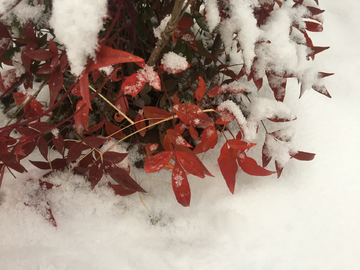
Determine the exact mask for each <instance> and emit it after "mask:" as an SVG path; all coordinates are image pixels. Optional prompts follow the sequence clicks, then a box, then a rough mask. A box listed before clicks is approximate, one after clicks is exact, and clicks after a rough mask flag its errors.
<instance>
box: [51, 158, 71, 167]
mask: <svg viewBox="0 0 360 270" xmlns="http://www.w3.org/2000/svg"><path fill="white" fill-rule="evenodd" d="M66 164H67V163H66V160H65V159H62V158H57V159H54V160H53V161H51V167H52V169H53V170H60V169H62V168H64V167H65V166H66Z"/></svg>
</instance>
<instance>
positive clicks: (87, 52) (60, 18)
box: [50, 0, 107, 76]
mask: <svg viewBox="0 0 360 270" xmlns="http://www.w3.org/2000/svg"><path fill="white" fill-rule="evenodd" d="M106 14H107V1H106V0H94V1H87V0H77V1H72V0H65V1H64V0H54V1H53V13H52V16H51V19H50V25H51V27H52V28H54V31H55V35H56V38H57V40H58V41H59V42H60V43H62V44H64V46H65V48H66V50H67V55H68V59H69V63H70V67H71V72H72V73H74V74H75V75H77V76H79V75H80V74H81V72H82V71H83V69H84V68H85V65H86V63H87V59H88V57H92V58H94V57H95V51H96V48H97V45H98V33H99V31H100V30H101V29H102V27H103V21H102V19H103V18H104V17H106Z"/></svg>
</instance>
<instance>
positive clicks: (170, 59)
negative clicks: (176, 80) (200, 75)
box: [161, 52, 189, 73]
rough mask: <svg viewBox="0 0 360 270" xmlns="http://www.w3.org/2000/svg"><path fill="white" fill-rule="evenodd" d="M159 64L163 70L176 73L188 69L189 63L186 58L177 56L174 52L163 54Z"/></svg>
mask: <svg viewBox="0 0 360 270" xmlns="http://www.w3.org/2000/svg"><path fill="white" fill-rule="evenodd" d="M161 64H162V65H164V69H165V70H167V71H170V72H172V73H177V72H179V71H183V70H185V69H187V68H188V65H189V63H188V62H187V61H186V58H185V57H183V56H181V55H178V54H176V53H174V52H168V53H166V54H164V56H163V58H162V59H161Z"/></svg>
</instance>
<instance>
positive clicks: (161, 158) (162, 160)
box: [144, 151, 174, 173]
mask: <svg viewBox="0 0 360 270" xmlns="http://www.w3.org/2000/svg"><path fill="white" fill-rule="evenodd" d="M173 153H174V152H173V151H164V152H160V153H158V154H156V155H155V156H153V157H151V159H149V161H148V162H146V163H145V166H144V169H145V171H146V172H147V173H153V172H158V171H160V170H162V169H163V168H164V167H165V166H166V165H167V164H168V163H169V161H170V159H171V157H172V155H173Z"/></svg>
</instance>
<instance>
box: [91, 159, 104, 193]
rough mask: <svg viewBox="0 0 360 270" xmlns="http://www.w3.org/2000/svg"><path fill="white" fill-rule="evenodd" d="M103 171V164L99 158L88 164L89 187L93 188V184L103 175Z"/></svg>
mask: <svg viewBox="0 0 360 270" xmlns="http://www.w3.org/2000/svg"><path fill="white" fill-rule="evenodd" d="M103 173H104V169H103V165H102V163H101V159H99V160H98V161H96V162H94V163H93V164H92V165H91V166H90V170H89V180H90V183H91V189H94V188H95V186H96V185H97V184H98V183H99V181H100V180H101V177H102V176H103Z"/></svg>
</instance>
